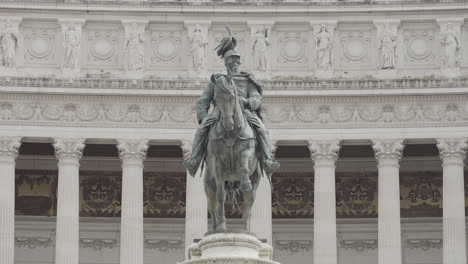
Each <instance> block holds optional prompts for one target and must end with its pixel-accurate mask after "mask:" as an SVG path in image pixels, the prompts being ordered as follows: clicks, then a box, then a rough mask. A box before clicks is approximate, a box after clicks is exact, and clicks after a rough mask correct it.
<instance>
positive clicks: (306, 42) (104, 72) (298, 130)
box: [0, 0, 468, 264]
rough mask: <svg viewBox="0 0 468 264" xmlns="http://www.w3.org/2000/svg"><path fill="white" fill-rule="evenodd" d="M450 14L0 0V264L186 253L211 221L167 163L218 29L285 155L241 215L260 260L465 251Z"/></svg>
mask: <svg viewBox="0 0 468 264" xmlns="http://www.w3.org/2000/svg"><path fill="white" fill-rule="evenodd" d="M467 11H468V6H467V5H466V3H463V2H461V1H455V0H453V1H451V0H444V1H433V2H430V1H416V0H414V1H413V0H411V1H404V3H402V1H392V0H385V1H384V0H382V1H380V0H377V1H370V2H369V1H364V0H363V1H319V0H313V1H305V0H284V1H274V0H261V1H253V0H246V1H234V0H232V1H231V0H223V1H211V0H206V1H205V0H203V1H200V0H187V1H184V2H183V3H182V2H180V1H172V0H168V1H164V2H160V1H153V0H146V1H125V2H123V1H114V0H106V1H87V2H83V1H78V0H63V1H58V2H57V1H52V0H50V1H49V0H43V1H9V0H5V1H0V48H1V49H0V51H1V52H0V55H1V56H0V59H1V60H0V126H1V127H2V129H1V130H0V146H1V148H0V171H2V175H3V176H2V177H0V194H1V199H0V203H1V204H0V228H1V230H0V234H1V236H0V264H13V263H17V264H30V263H43V264H46V263H47V264H52V263H60V264H62V263H71V262H69V261H68V260H69V259H73V263H76V264H78V263H82V264H87V263H90V264H91V263H112V264H114V263H132V264H133V263H136V264H143V263H153V262H156V263H164V264H171V263H177V262H182V261H184V259H185V256H187V253H188V252H187V246H188V245H189V244H191V243H192V242H193V240H194V239H200V238H201V237H202V235H203V234H204V233H205V232H206V231H207V230H208V224H207V222H208V221H209V220H208V217H207V214H205V213H203V212H205V211H206V203H205V197H204V192H203V182H202V180H201V179H200V178H199V177H196V178H192V177H187V175H188V174H187V173H186V172H185V171H184V170H183V167H182V166H181V161H182V159H183V157H184V156H186V155H188V153H189V151H190V149H191V146H190V144H191V141H192V137H193V135H194V131H195V129H196V127H197V121H196V116H195V115H196V114H195V109H194V104H195V101H196V99H197V97H198V96H199V95H200V94H201V91H202V90H203V88H204V87H205V85H206V84H207V78H209V73H211V72H218V71H221V70H222V69H223V64H222V61H221V60H219V59H218V58H217V57H216V56H215V54H214V52H213V49H214V46H215V44H216V43H218V42H219V40H220V39H221V38H222V37H223V34H224V32H225V30H224V25H225V24H226V23H230V24H231V25H232V27H233V31H234V33H235V34H236V35H237V37H238V39H239V43H238V50H239V52H240V54H241V55H242V61H241V62H242V65H241V67H242V68H241V70H246V71H250V72H253V73H254V74H255V75H256V76H257V79H259V80H260V82H261V83H262V84H263V86H264V91H263V94H264V106H265V109H264V111H263V118H264V121H265V124H266V126H267V127H268V129H269V130H270V137H271V139H272V142H273V143H274V146H272V152H273V153H275V154H276V156H277V158H278V159H279V160H280V162H281V163H282V165H283V164H284V166H282V168H281V171H280V172H278V173H277V174H275V175H274V176H273V182H272V184H273V190H271V189H270V188H269V187H268V182H267V181H266V180H265V181H264V182H262V183H261V185H260V187H259V188H260V189H262V195H261V196H260V197H258V198H257V201H258V202H259V203H261V204H262V205H269V204H271V206H264V207H263V208H266V209H265V210H259V209H258V208H257V209H255V210H254V216H253V223H252V226H253V229H254V232H256V233H257V234H258V236H259V238H260V239H264V240H266V241H267V243H268V244H270V245H272V246H273V250H274V251H273V260H274V261H277V262H280V263H285V264H286V263H296V264H306V263H307V264H309V263H326V264H338V263H339V264H348V263H369V264H370V263H378V264H386V263H404V264H419V263H425V264H442V263H443V264H465V263H466V227H465V225H466V221H465V210H466V209H465V207H466V203H467V197H468V195H467V194H466V192H467V191H466V190H468V185H467V180H466V179H467V178H468V173H467V172H466V171H467V170H466V168H465V166H464V163H463V160H464V158H465V156H466V154H465V153H466V148H467V145H466V144H467V138H468V79H467V75H468V46H467V45H466V43H468V23H465V22H466V20H467V19H468V15H467V14H468V12H467ZM31 149H32V150H31ZM37 149H39V150H41V151H43V152H42V153H36V152H35V151H36V150H37ZM91 149H92V150H91ZM90 153H91V154H90ZM229 216H230V221H231V222H232V224H233V225H234V226H240V224H241V222H240V220H239V218H238V217H239V213H238V212H236V211H234V210H232V211H229Z"/></svg>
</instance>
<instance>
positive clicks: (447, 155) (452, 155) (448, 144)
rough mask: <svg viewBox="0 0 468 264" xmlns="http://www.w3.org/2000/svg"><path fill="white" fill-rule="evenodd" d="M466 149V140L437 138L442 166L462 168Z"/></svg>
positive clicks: (467, 145)
mask: <svg viewBox="0 0 468 264" xmlns="http://www.w3.org/2000/svg"><path fill="white" fill-rule="evenodd" d="M467 147H468V144H467V138H439V139H437V148H438V149H439V154H440V158H441V159H442V162H443V166H447V165H459V166H463V160H464V159H465V158H466V149H467Z"/></svg>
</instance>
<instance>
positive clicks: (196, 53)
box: [189, 24, 208, 74]
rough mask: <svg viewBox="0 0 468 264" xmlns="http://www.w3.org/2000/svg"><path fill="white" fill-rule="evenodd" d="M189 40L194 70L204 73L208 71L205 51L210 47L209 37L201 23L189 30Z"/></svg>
mask: <svg viewBox="0 0 468 264" xmlns="http://www.w3.org/2000/svg"><path fill="white" fill-rule="evenodd" d="M189 40H190V53H191V55H192V68H193V71H195V72H196V73H197V74H202V73H204V72H205V71H206V62H205V61H206V60H205V53H206V48H207V47H208V39H207V36H206V34H205V32H203V29H202V27H201V26H200V25H199V24H197V25H195V28H194V29H193V31H190V32H189Z"/></svg>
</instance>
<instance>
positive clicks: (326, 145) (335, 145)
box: [309, 139, 341, 167]
mask: <svg viewBox="0 0 468 264" xmlns="http://www.w3.org/2000/svg"><path fill="white" fill-rule="evenodd" d="M340 148H341V146H340V141H339V140H337V139H333V140H320V141H316V140H309V150H310V154H311V158H312V160H313V161H314V162H315V166H317V165H321V166H332V167H335V162H336V160H337V159H338V153H339V151H340ZM324 163H325V164H324Z"/></svg>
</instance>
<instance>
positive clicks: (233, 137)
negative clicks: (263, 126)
mask: <svg viewBox="0 0 468 264" xmlns="http://www.w3.org/2000/svg"><path fill="white" fill-rule="evenodd" d="M244 124H245V125H244V126H243V127H240V128H239V127H238V126H237V125H236V126H235V129H234V130H232V131H226V130H225V129H224V127H223V125H222V124H221V122H220V117H219V116H218V118H217V120H216V122H215V123H214V125H213V126H212V127H211V128H210V132H209V133H208V139H209V140H223V141H224V142H225V143H226V145H228V146H229V147H232V146H233V145H234V144H235V143H236V142H237V140H252V139H255V138H256V136H255V132H254V131H255V130H254V129H253V128H252V126H251V125H250V123H249V122H248V121H247V118H245V117H244Z"/></svg>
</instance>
